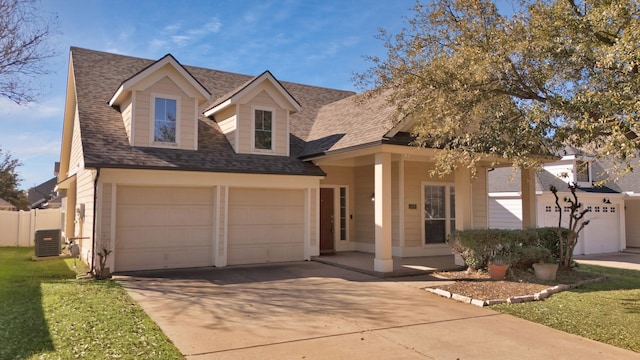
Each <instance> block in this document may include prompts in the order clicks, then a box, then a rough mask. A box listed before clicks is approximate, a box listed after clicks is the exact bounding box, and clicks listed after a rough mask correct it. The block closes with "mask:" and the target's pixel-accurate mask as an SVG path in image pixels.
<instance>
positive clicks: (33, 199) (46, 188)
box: [27, 177, 58, 207]
mask: <svg viewBox="0 0 640 360" xmlns="http://www.w3.org/2000/svg"><path fill="white" fill-rule="evenodd" d="M57 183H58V178H57V177H53V178H51V179H49V180H47V181H45V182H43V183H42V184H40V185H37V186H34V187H32V188H29V190H28V191H27V197H28V198H29V203H30V204H31V207H34V206H37V205H39V204H40V203H41V202H44V201H46V200H48V199H49V198H50V197H51V196H52V195H55V193H54V191H53V189H55V187H56V184H57Z"/></svg>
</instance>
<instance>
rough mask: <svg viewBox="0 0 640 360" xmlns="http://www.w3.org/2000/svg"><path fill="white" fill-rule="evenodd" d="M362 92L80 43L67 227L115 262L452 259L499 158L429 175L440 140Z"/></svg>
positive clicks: (63, 187)
mask: <svg viewBox="0 0 640 360" xmlns="http://www.w3.org/2000/svg"><path fill="white" fill-rule="evenodd" d="M357 98H359V95H356V94H354V93H353V92H348V91H341V90H334V89H327V88H320V87H315V86H308V85H301V84H295V83H288V82H280V81H278V80H277V79H276V78H275V76H274V75H273V74H271V73H270V72H268V71H265V72H264V73H262V74H260V75H258V76H255V77H253V76H246V75H240V74H233V73H228V72H222V71H217V70H210V69H204V68H198V67H190V66H183V65H181V64H180V63H179V62H178V61H177V60H176V59H175V58H174V57H173V56H171V55H166V56H164V57H162V58H161V59H159V60H157V61H151V60H146V59H140V58H134V57H128V56H122V55H116V54H109V53H104V52H97V51H92V50H86V49H80V48H75V47H74V48H71V51H70V57H69V73H68V85H67V94H66V107H65V113H64V114H65V115H64V126H63V137H62V149H61V159H60V174H59V177H58V188H59V189H60V191H61V192H63V193H64V194H65V196H66V197H65V199H64V201H63V212H64V213H65V219H66V220H65V225H64V226H65V232H66V234H67V236H68V237H75V238H78V239H79V244H80V247H81V256H82V257H83V258H85V259H87V260H88V261H90V262H91V261H93V260H92V259H95V257H96V256H95V255H96V254H97V253H98V252H102V251H103V249H107V250H112V251H113V253H112V254H111V255H110V256H109V257H108V263H107V264H108V266H109V267H110V268H111V270H112V271H126V270H140V269H159V268H179V267H198V266H227V265H236V264H255V263H267V262H281V261H302V260H309V259H310V258H311V257H312V256H317V255H319V254H321V253H325V252H326V253H328V252H334V251H354V250H355V251H364V252H370V253H374V254H375V257H374V269H375V270H376V271H381V272H388V271H391V270H392V269H393V259H392V256H401V257H409V256H428V255H442V254H450V253H451V250H450V248H449V246H448V245H447V244H446V243H445V239H446V237H447V235H448V234H450V233H451V232H452V231H453V230H454V229H470V228H486V227H487V221H488V217H487V188H486V179H487V169H488V167H489V166H490V165H489V163H488V162H487V163H481V164H480V167H479V169H478V176H477V178H473V179H472V177H471V174H470V171H469V170H468V169H466V168H464V167H462V169H460V170H457V171H456V172H455V173H453V174H451V175H449V176H445V177H443V178H436V177H434V178H432V177H430V176H429V175H428V173H429V170H430V169H433V167H434V156H435V155H436V154H437V150H434V149H422V148H416V147H413V146H408V144H409V141H410V136H409V135H408V131H410V130H411V126H412V124H411V123H410V122H406V121H404V122H399V125H397V126H394V125H393V124H394V122H393V121H392V119H391V115H392V113H393V109H391V108H390V107H389V106H388V105H387V104H386V103H385V102H384V101H383V100H382V99H378V100H373V101H367V102H364V103H362V102H358V101H356V100H357ZM527 189H528V190H526V191H525V192H526V193H527V194H530V195H531V196H530V198H532V199H534V195H533V194H534V190H535V189H534V188H533V186H529V187H528V188H527ZM454 205H455V206H454ZM530 208H531V206H529V209H530ZM533 215H534V214H533ZM533 215H531V214H530V216H525V221H528V220H527V219H529V220H530V219H532V218H533V217H532V216H533Z"/></svg>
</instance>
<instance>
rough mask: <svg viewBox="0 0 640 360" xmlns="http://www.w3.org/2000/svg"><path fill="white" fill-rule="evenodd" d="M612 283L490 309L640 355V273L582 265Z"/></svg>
mask: <svg viewBox="0 0 640 360" xmlns="http://www.w3.org/2000/svg"><path fill="white" fill-rule="evenodd" d="M580 270H583V271H589V272H595V273H601V274H605V275H607V276H609V277H610V279H609V280H606V281H603V282H599V283H594V284H589V285H584V286H581V287H578V288H574V289H572V290H570V291H565V292H562V293H559V294H556V295H553V296H552V297H550V298H548V299H546V300H545V301H536V302H529V303H524V304H514V305H508V304H502V305H496V306H492V307H491V309H494V310H497V311H500V312H503V313H507V314H511V315H514V316H517V317H520V318H523V319H527V320H530V321H533V322H537V323H540V324H543V325H546V326H549V327H552V328H555V329H558V330H562V331H566V332H568V333H571V334H576V335H580V336H583V337H586V338H589V339H593V340H597V341H600V342H603V343H607V344H611V345H614V346H617V347H621V348H625V349H629V350H632V351H635V352H640V336H639V334H640V271H634V270H622V269H613V268H607V267H601V266H594V265H584V264H582V265H580Z"/></svg>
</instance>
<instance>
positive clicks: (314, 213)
mask: <svg viewBox="0 0 640 360" xmlns="http://www.w3.org/2000/svg"><path fill="white" fill-rule="evenodd" d="M317 196H318V190H317V189H309V197H310V204H309V206H310V211H309V221H310V224H309V244H310V247H311V248H312V249H313V248H315V247H316V246H318V233H319V226H320V218H319V216H320V215H319V214H318V210H319V209H320V205H319V204H318V203H317V199H316V198H317ZM318 255H319V254H318Z"/></svg>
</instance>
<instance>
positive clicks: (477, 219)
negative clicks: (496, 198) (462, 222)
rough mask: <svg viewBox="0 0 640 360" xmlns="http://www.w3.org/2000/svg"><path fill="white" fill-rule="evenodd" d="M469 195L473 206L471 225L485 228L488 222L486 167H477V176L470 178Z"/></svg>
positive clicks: (476, 227) (475, 227)
mask: <svg viewBox="0 0 640 360" xmlns="http://www.w3.org/2000/svg"><path fill="white" fill-rule="evenodd" d="M471 197H472V200H471V201H472V202H473V204H472V206H473V213H472V216H473V220H472V226H473V228H474V229H486V228H487V227H488V224H489V214H488V213H487V210H488V203H487V201H488V199H487V168H484V167H479V168H478V169H477V177H476V178H475V179H471Z"/></svg>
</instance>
